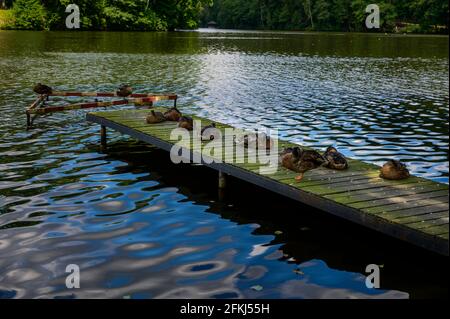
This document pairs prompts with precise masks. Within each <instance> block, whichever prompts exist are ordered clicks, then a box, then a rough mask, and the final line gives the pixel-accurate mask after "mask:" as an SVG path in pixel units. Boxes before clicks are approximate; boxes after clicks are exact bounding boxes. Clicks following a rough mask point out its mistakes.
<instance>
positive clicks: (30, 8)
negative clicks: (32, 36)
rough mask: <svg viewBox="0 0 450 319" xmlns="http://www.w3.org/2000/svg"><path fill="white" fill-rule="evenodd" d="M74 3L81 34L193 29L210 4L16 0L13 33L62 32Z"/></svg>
mask: <svg viewBox="0 0 450 319" xmlns="http://www.w3.org/2000/svg"><path fill="white" fill-rule="evenodd" d="M70 3H76V4H77V5H78V6H79V8H80V19H81V28H82V29H84V30H138V31H148V30H157V31H161V30H173V29H175V28H190V29H192V28H197V27H198V22H199V17H200V13H201V12H202V11H203V8H204V7H205V6H209V5H212V0H77V1H73V0H42V1H39V0H16V1H15V4H14V7H16V10H14V15H15V18H16V24H15V28H17V29H36V30H40V29H44V28H49V29H59V30H63V29H65V19H66V17H67V13H66V12H65V8H66V6H67V5H68V4H70Z"/></svg>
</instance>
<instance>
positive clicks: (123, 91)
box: [116, 85, 133, 97]
mask: <svg viewBox="0 0 450 319" xmlns="http://www.w3.org/2000/svg"><path fill="white" fill-rule="evenodd" d="M132 93H133V88H132V87H131V86H129V85H122V86H121V87H119V89H118V91H117V92H116V94H117V96H120V97H127V96H130V95H131V94H132Z"/></svg>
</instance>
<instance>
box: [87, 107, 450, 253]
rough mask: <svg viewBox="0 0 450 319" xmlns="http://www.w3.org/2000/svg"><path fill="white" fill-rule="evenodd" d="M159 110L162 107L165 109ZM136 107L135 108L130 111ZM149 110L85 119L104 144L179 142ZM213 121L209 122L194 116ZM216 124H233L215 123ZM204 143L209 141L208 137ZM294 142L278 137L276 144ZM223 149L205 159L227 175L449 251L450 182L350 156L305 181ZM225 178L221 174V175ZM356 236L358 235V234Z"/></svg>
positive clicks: (435, 249) (167, 147)
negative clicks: (383, 170)
mask: <svg viewBox="0 0 450 319" xmlns="http://www.w3.org/2000/svg"><path fill="white" fill-rule="evenodd" d="M155 110H159V111H164V109H163V108H155ZM130 112H132V113H130ZM148 112H149V111H148V110H138V111H134V110H131V111H130V110H124V111H109V112H97V113H89V114H87V116H86V119H87V121H90V122H94V123H97V124H100V125H101V128H102V129H101V132H102V144H103V145H106V135H105V134H106V128H110V129H112V130H115V131H118V132H120V133H122V134H126V135H129V136H131V137H133V138H136V139H137V140H140V141H143V142H146V143H149V144H152V145H154V146H156V147H159V148H161V149H164V150H166V151H170V150H171V148H172V147H173V145H174V144H175V143H177V142H178V141H172V140H170V133H171V131H172V130H173V129H174V128H176V127H177V124H176V123H174V122H164V123H161V124H152V125H149V124H146V123H145V117H146V115H147V114H148ZM192 117H193V118H194V119H199V120H202V122H203V123H205V124H209V123H210V122H211V121H210V120H207V119H202V118H199V117H196V116H192ZM216 124H217V128H219V129H221V130H224V129H225V128H230V126H228V125H225V124H220V123H217V122H216ZM205 143H206V142H205ZM289 146H295V145H294V144H292V143H290V142H287V141H282V140H279V142H278V147H279V149H280V150H282V149H283V148H284V147H289ZM185 150H187V151H188V152H189V154H191V158H192V156H193V155H194V154H196V153H197V154H198V153H199V152H201V151H200V150H199V149H198V148H193V146H192V145H186V147H185ZM230 151H232V150H229V149H224V150H223V152H222V157H223V158H221V160H222V162H221V163H211V164H208V163H209V162H210V160H206V161H205V162H204V164H205V165H206V166H208V167H211V168H213V169H216V170H218V171H219V172H220V176H221V177H222V176H223V174H229V175H232V176H234V177H236V178H239V179H242V180H245V181H247V182H250V183H253V184H255V185H258V186H260V187H263V188H266V189H268V190H270V191H273V192H276V193H279V194H281V195H284V196H287V197H289V198H292V199H294V200H297V201H300V202H302V203H305V204H308V205H310V206H312V207H315V208H317V209H320V210H322V211H325V212H328V213H331V214H333V215H336V216H339V217H342V218H345V219H347V220H350V221H352V222H355V223H358V224H360V225H363V226H366V227H368V228H371V229H373V230H376V231H379V232H381V233H384V234H387V235H390V236H393V237H396V238H398V239H401V240H404V241H407V242H409V243H412V244H414V245H417V246H420V247H422V248H425V249H427V250H430V251H433V252H436V253H438V254H442V255H446V256H448V254H449V245H448V234H449V225H448V223H449V186H448V185H447V184H441V183H436V182H433V181H430V180H427V179H423V178H419V177H410V178H408V179H406V180H401V181H387V180H383V179H381V178H380V177H379V167H378V166H375V165H372V164H368V163H364V162H361V161H358V160H353V159H349V165H350V168H349V169H348V170H345V171H333V170H330V169H326V168H318V169H316V170H313V171H309V172H307V173H306V174H305V177H304V179H303V180H302V181H301V182H297V181H296V180H295V177H296V176H297V175H298V174H296V173H294V172H292V171H289V170H287V169H285V168H283V167H281V166H280V167H279V168H278V170H277V172H276V173H275V174H272V175H261V174H260V173H259V166H260V165H261V164H259V163H248V162H247V161H245V162H244V163H235V161H234V160H233V161H231V162H230V161H227V160H226V156H225V154H226V152H230ZM221 179H222V178H221ZM222 182H223V181H222ZM355 239H356V238H355Z"/></svg>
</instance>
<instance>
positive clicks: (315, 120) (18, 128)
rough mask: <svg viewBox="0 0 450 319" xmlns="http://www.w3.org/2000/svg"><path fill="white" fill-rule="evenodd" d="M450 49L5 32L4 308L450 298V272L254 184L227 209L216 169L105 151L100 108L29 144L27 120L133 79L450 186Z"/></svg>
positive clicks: (0, 149)
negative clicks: (42, 94)
mask: <svg viewBox="0 0 450 319" xmlns="http://www.w3.org/2000/svg"><path fill="white" fill-rule="evenodd" d="M448 52H449V51H448V37H429V36H392V35H387V36H384V35H366V34H337V33H335V34H314V33H280V32H276V33H270V32H262V33H261V32H237V31H211V30H203V31H202V32H177V33H93V32H55V33H54V32H47V33H45V32H42V33H39V32H13V31H8V32H6V31H5V32H0V111H1V114H2V116H1V117H0V128H1V131H0V156H1V157H0V297H4V298H10V297H16V298H20V297H48V298H53V297H111V298H122V297H124V296H126V297H128V296H130V297H132V298H157V297H196V298H198V297H208V298H220V297H223V298H246V297H249V298H347V297H356V298H368V297H375V298H407V297H413V298H420V297H439V296H447V294H448V290H447V288H446V287H442V285H441V283H442V282H443V280H447V279H448V276H447V273H446V266H447V260H446V259H442V258H440V257H437V256H435V255H432V254H428V253H426V252H424V251H422V250H420V249H416V248H414V247H410V246H408V245H404V244H402V243H400V242H398V241H396V240H392V239H389V238H386V237H383V236H381V235H378V234H375V233H372V232H369V231H366V230H364V229H360V228H359V227H357V226H355V225H352V224H349V223H345V222H342V221H340V220H336V219H334V218H332V217H330V216H328V215H325V214H322V213H320V212H317V211H313V210H311V209H310V208H308V207H305V206H302V205H299V204H298V203H294V202H291V201H289V200H286V199H284V198H283V197H279V196H275V195H273V194H270V193H268V192H265V191H262V190H260V189H255V188H254V187H253V186H251V185H248V184H246V183H244V182H241V181H236V180H231V181H230V183H231V185H232V187H230V190H229V191H228V193H227V194H226V197H225V199H223V200H218V195H217V192H216V175H215V173H214V172H212V171H210V170H209V169H207V168H204V167H201V166H175V165H172V164H170V163H169V161H168V157H167V154H165V153H164V152H161V151H158V150H155V149H153V148H150V147H147V146H145V145H141V144H138V143H134V142H132V141H130V140H129V139H128V138H127V137H124V136H120V135H118V134H111V141H112V144H111V148H110V151H109V152H108V153H107V154H102V153H100V152H99V150H98V127H96V126H93V125H89V124H87V123H85V121H84V114H85V113H84V112H83V111H76V112H72V113H65V114H62V113H60V114H55V115H52V116H48V117H45V118H39V119H38V120H37V122H36V124H37V127H36V128H35V129H34V130H31V131H25V130H24V126H25V118H24V115H23V110H24V107H25V106H27V105H28V104H29V103H31V101H32V100H33V97H34V96H33V94H32V91H31V88H32V86H33V84H34V83H36V82H37V81H40V82H43V83H47V84H49V85H51V86H53V87H56V88H58V89H70V90H85V91H93V90H98V91H111V90H114V89H115V88H116V86H117V85H119V84H121V83H129V84H131V85H132V86H133V87H134V88H135V91H137V92H164V91H173V92H176V93H178V94H179V96H180V101H179V102H180V107H181V108H182V109H183V110H186V111H188V112H193V113H196V114H198V115H201V116H205V117H209V118H211V119H214V120H217V121H221V122H225V123H229V124H232V125H235V126H238V127H244V128H251V127H253V128H258V127H260V126H266V127H270V128H277V129H278V130H279V131H280V134H281V135H282V137H283V138H285V139H289V140H291V141H294V142H298V143H302V144H306V145H310V146H313V147H316V148H320V149H323V148H324V147H326V146H328V145H330V144H335V145H337V146H339V148H340V149H341V150H342V151H343V152H344V153H345V154H347V155H349V156H351V157H355V158H359V159H361V160H364V161H368V162H373V163H376V164H381V163H382V162H384V161H385V160H386V159H388V158H397V159H401V160H403V161H405V162H406V163H407V164H408V166H409V167H410V169H411V171H412V172H413V173H414V174H416V175H419V176H423V177H426V178H430V179H433V180H435V181H440V182H446V183H448V117H449V109H448V107H449V93H448V86H449V76H448V67H449V65H448ZM128 107H130V108H131V107H132V106H128ZM277 231H282V234H279V233H278V232H277ZM275 232H276V233H277V234H278V235H275ZM371 263H376V264H380V265H384V266H383V268H382V281H381V282H382V289H380V290H370V289H367V288H366V287H365V284H364V270H365V267H366V265H367V264H371ZM68 264H78V265H79V266H80V268H81V272H82V273H81V283H82V288H81V289H79V290H68V289H67V288H66V287H65V285H64V280H65V275H66V274H65V267H66V265H68ZM297 268H299V269H301V273H303V274H299V272H297V273H296V272H294V270H296V269H297ZM257 285H260V286H262V287H263V289H262V290H261V291H256V290H255V289H252V287H253V286H257Z"/></svg>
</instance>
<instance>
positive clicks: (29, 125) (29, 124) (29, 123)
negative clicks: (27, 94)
mask: <svg viewBox="0 0 450 319" xmlns="http://www.w3.org/2000/svg"><path fill="white" fill-rule="evenodd" d="M30 128H31V116H30V113H28V112H27V130H29V129H30Z"/></svg>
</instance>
